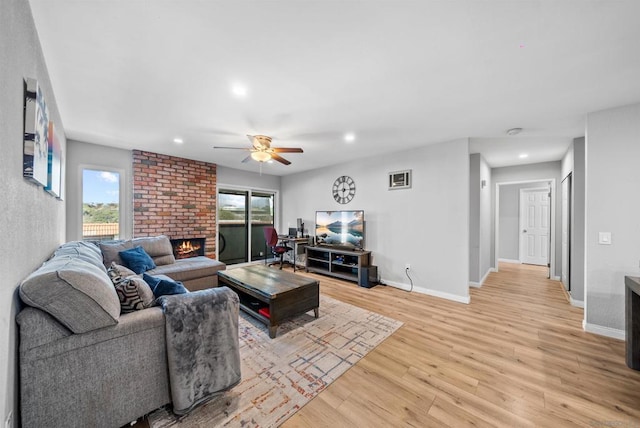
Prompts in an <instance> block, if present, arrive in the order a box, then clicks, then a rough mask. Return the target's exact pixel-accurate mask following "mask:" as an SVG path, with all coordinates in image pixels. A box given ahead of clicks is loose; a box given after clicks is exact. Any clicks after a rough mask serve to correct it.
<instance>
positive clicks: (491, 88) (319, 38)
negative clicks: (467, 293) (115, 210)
mask: <svg viewBox="0 0 640 428" xmlns="http://www.w3.org/2000/svg"><path fill="white" fill-rule="evenodd" d="M30 3H31V7H32V10H33V15H34V18H35V21H36V27H37V29H38V33H39V36H40V41H41V44H42V47H43V51H44V56H45V60H46V63H47V67H48V70H49V74H50V77H51V81H52V84H53V88H54V92H55V95H56V100H57V103H58V107H59V109H60V113H61V116H62V120H63V124H64V127H65V130H66V134H67V137H68V138H71V139H76V140H81V141H87V142H92V143H97V144H105V145H110V146H115V147H124V148H137V149H143V150H150V151H155V152H159V153H165V154H171V155H175V156H182V157H187V158H193V159H199V160H204V161H208V162H214V163H217V164H220V165H225V166H229V167H233V168H241V169H246V170H250V171H257V170H258V164H257V163H256V162H253V161H252V162H249V163H247V164H241V163H240V161H241V160H242V159H243V158H244V157H245V156H246V153H244V152H242V151H237V150H217V149H216V150H214V149H212V146H213V145H225V146H237V147H248V146H249V141H248V140H247V138H246V137H245V136H244V135H245V134H256V133H257V134H266V135H270V136H273V137H274V143H273V145H274V146H278V145H279V146H296V147H297V146H299V147H302V148H303V149H304V151H305V153H304V154H286V155H285V157H287V158H288V159H289V160H291V161H292V164H291V165H289V166H284V165H280V164H277V163H275V164H271V165H269V164H265V165H264V172H265V173H269V174H275V175H286V174H290V173H294V172H299V171H304V170H309V169H314V168H318V167H322V166H326V165H329V164H332V163H335V162H337V161H347V160H355V159H358V158H360V157H362V156H364V155H371V154H380V155H383V154H385V153H389V152H393V151H397V150H404V149H408V148H411V147H417V146H422V145H425V144H433V143H439V142H445V141H450V140H453V139H457V138H466V137H471V138H472V143H471V149H472V152H481V153H483V155H484V156H485V158H486V159H487V161H488V162H489V164H490V165H491V166H494V167H497V166H505V165H513V164H520V163H531V162H539V161H548V160H557V159H560V158H561V156H562V154H563V153H564V152H565V151H566V148H567V146H568V145H569V143H570V142H571V140H572V139H573V138H574V137H578V136H583V135H584V128H585V118H586V114H587V113H588V112H592V111H597V110H601V109H606V108H610V107H615V106H621V105H626V104H631V103H635V102H640V24H639V23H638V17H640V1H638V0H629V1H606V0H605V1H590V0H584V1H563V0H562V1H561V0H554V1H526V0H521V1H503V0H501V1H490V0H485V1H476V0H473V1H426V0H423V1H366V0H365V1H314V0H308V1H300V0H287V1H239V0H235V1H192V0H179V1H178V0H175V1H132V0H109V1H106V0H89V1H80V0H57V1H55V2H54V1H50V0H30ZM238 83H239V84H242V85H245V86H246V87H247V89H248V94H247V96H246V97H245V98H243V99H240V98H237V97H235V96H234V95H233V94H232V92H231V87H232V85H233V84H238ZM513 127H522V128H524V131H523V132H522V134H520V135H518V136H515V137H507V136H506V135H505V131H506V130H507V129H509V128H513ZM346 132H354V133H355V134H356V136H357V138H356V141H355V142H353V143H351V144H348V143H345V142H344V140H343V135H344V133H346ZM176 136H180V137H182V138H183V139H184V140H185V142H184V144H182V145H178V144H175V143H174V142H173V141H172V140H173V139H174V137H176ZM524 151H526V152H528V153H529V154H530V156H529V158H527V159H526V160H521V159H519V158H517V155H518V154H519V153H521V152H524Z"/></svg>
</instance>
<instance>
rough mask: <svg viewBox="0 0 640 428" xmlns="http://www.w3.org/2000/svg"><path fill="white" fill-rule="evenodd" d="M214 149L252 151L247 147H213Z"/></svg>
mask: <svg viewBox="0 0 640 428" xmlns="http://www.w3.org/2000/svg"><path fill="white" fill-rule="evenodd" d="M213 148H214V149H231V150H251V149H248V148H246V147H225V146H213Z"/></svg>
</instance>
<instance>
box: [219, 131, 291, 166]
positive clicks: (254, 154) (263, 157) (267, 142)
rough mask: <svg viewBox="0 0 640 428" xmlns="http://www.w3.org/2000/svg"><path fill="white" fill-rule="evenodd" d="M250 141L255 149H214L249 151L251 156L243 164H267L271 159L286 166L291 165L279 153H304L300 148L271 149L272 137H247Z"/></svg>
mask: <svg viewBox="0 0 640 428" xmlns="http://www.w3.org/2000/svg"><path fill="white" fill-rule="evenodd" d="M247 137H248V138H249V141H251V144H252V146H253V147H251V148H241V147H221V146H213V148H214V149H235V150H249V151H250V152H251V154H249V156H247V157H246V158H244V159H243V160H242V163H246V162H249V160H251V159H253V160H256V161H258V162H267V161H269V160H271V159H273V160H276V161H278V162H280V163H281V164H284V165H289V164H291V162H289V161H288V160H287V159H285V158H283V157H282V156H280V155H278V153H303V151H302V149H301V148H299V147H271V137H268V136H266V135H247Z"/></svg>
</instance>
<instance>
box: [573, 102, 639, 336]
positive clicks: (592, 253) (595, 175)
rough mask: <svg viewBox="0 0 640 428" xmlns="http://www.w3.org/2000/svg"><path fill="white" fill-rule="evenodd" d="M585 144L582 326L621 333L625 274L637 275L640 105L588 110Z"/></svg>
mask: <svg viewBox="0 0 640 428" xmlns="http://www.w3.org/2000/svg"><path fill="white" fill-rule="evenodd" d="M586 147H587V149H586V172H587V181H586V207H587V210H586V213H587V216H586V231H587V232H586V277H585V280H586V281H585V291H586V296H585V297H586V300H585V321H586V325H585V328H586V329H587V331H593V332H598V333H602V334H607V335H612V336H616V337H620V338H624V329H625V323H624V313H625V285H624V276H625V275H633V276H640V268H639V267H638V263H639V260H640V218H639V216H638V213H640V198H638V187H639V185H640V167H639V165H638V160H640V104H635V105H631V106H626V107H619V108H614V109H610V110H603V111H599V112H595V113H590V114H589V115H588V116H587V134H586ZM598 232H611V245H599V244H598Z"/></svg>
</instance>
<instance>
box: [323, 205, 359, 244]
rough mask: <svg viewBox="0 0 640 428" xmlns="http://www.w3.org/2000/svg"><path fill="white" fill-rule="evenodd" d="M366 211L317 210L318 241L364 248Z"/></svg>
mask: <svg viewBox="0 0 640 428" xmlns="http://www.w3.org/2000/svg"><path fill="white" fill-rule="evenodd" d="M363 239H364V211H361V210H359V211H316V243H317V244H318V245H336V246H345V247H355V248H362V241H363Z"/></svg>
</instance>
